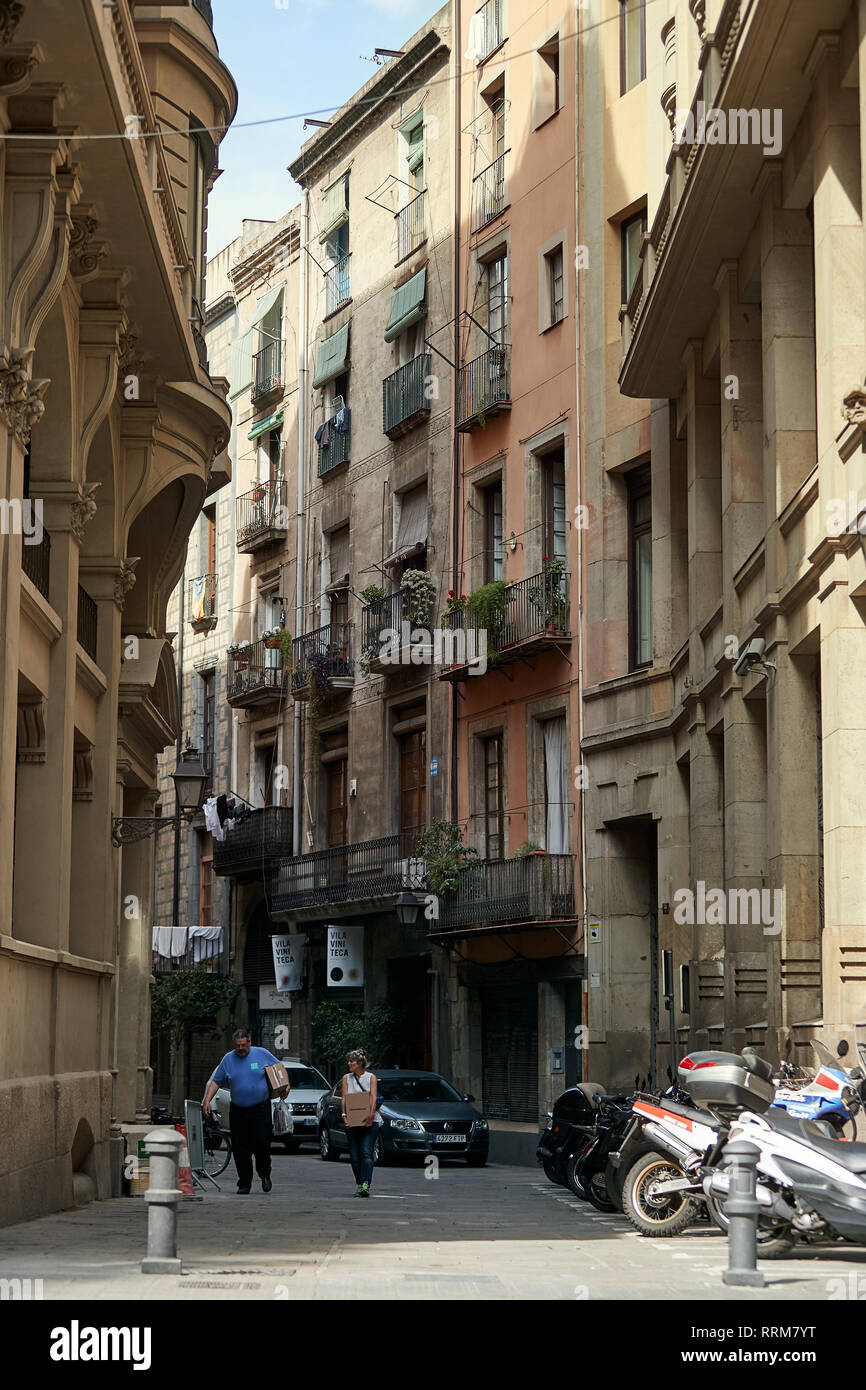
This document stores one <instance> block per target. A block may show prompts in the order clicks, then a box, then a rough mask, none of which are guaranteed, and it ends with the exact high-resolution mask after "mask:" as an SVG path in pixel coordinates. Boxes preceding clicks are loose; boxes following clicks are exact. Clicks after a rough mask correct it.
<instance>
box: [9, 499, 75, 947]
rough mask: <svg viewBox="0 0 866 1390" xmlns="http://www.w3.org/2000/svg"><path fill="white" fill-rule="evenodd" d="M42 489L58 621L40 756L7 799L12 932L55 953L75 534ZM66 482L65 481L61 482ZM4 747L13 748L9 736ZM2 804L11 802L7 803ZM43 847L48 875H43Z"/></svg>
mask: <svg viewBox="0 0 866 1390" xmlns="http://www.w3.org/2000/svg"><path fill="white" fill-rule="evenodd" d="M50 486H51V485H50V484H44V483H43V485H42V487H43V491H44V493H45V499H44V520H45V526H46V529H47V530H48V533H49V535H50V536H51V567H50V581H49V596H50V603H51V606H52V608H53V609H54V611H55V613H57V615H58V617H59V618H60V620H61V622H62V624H63V631H62V633H61V634H60V637H59V638H58V639H57V641H56V642H55V643H54V646H53V647H52V650H51V670H50V689H49V692H48V700H47V702H46V708H45V761H44V762H43V763H41V764H34V763H24V764H22V765H21V767H20V769H19V777H18V787H17V797H16V798H15V801H14V804H15V885H14V903H13V913H14V935H15V936H16V937H18V938H19V939H20V940H23V941H31V942H33V943H34V944H36V945H39V946H50V947H53V948H54V949H55V950H60V951H68V950H70V943H69V907H70V874H71V863H72V784H73V760H74V743H75V694H76V681H77V670H76V651H77V646H78V637H77V633H78V538H77V536H76V535H75V532H74V530H73V527H72V511H71V507H72V502H73V501H74V498H70V496H69V495H68V492H67V493H66V495H64V494H63V492H61V491H60V486H62V485H59V486H58V491H57V492H51V491H49V489H50ZM66 486H67V487H68V485H66ZM12 746H13V748H14V736H13V743H12ZM10 804H12V803H11V802H10ZM48 846H50V862H51V872H50V873H46V872H45V863H46V852H47V847H48Z"/></svg>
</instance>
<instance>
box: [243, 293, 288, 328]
mask: <svg viewBox="0 0 866 1390" xmlns="http://www.w3.org/2000/svg"><path fill="white" fill-rule="evenodd" d="M282 293H283V286H282V285H276V286H275V287H274V288H273V289H272V290H267V291H266V293H265V294H263V295H262V297H261V299H260V300H259V302H258V304H257V305H256V311H255V313H254V314H253V316H252V318H251V319H250V322H249V324H248V325H247V326H248V327H249V328H257V327H258V325H259V324H260V323H261V321H262V319H263V318H265V317H266V316H267V315H268V314H269V313H270V312H271V310H272V309H273V307H274V305H275V304H276V303H277V301H278V300H279V299H280V297H281V296H282Z"/></svg>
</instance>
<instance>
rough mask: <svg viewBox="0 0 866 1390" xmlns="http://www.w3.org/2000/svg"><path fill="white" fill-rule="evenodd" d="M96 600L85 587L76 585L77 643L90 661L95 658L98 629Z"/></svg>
mask: <svg viewBox="0 0 866 1390" xmlns="http://www.w3.org/2000/svg"><path fill="white" fill-rule="evenodd" d="M97 612H98V610H97V607H96V601H95V600H94V599H92V598H91V597H90V594H89V593H88V592H87V590H86V589H82V587H81V585H80V584H79V586H78V644H79V646H81V647H83V648H84V650H85V651H86V652H87V655H88V656H89V657H90V658H91V660H92V661H95V660H96V639H97V631H98V619H97Z"/></svg>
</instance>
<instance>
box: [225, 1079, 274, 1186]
mask: <svg viewBox="0 0 866 1390" xmlns="http://www.w3.org/2000/svg"><path fill="white" fill-rule="evenodd" d="M229 1133H230V1134H231V1137H232V1152H233V1154H234V1159H235V1167H236V1168H237V1170H238V1186H239V1187H250V1186H251V1185H252V1181H253V1155H254V1154H255V1159H256V1172H257V1173H258V1175H259V1177H260V1178H269V1177H270V1176H271V1140H272V1139H273V1137H274V1126H273V1120H272V1118H271V1102H270V1101H269V1100H263V1101H262V1102H261V1104H260V1105H230V1106H229Z"/></svg>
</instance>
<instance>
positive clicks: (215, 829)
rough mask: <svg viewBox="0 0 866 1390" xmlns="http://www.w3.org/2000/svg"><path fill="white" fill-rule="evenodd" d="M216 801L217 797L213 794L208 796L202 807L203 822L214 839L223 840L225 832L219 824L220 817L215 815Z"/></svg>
mask: <svg viewBox="0 0 866 1390" xmlns="http://www.w3.org/2000/svg"><path fill="white" fill-rule="evenodd" d="M216 803H217V799H216V797H215V796H209V797H208V799H207V801H206V802H205V804H204V807H203V810H204V823H205V825H206V826H207V828H208V830H209V831H210V833H211V834H212V835H213V837H214V839H215V840H224V839H225V837H226V833H225V831H224V830H223V828H222V825H221V824H220V818H219V816H218V815H217V806H216Z"/></svg>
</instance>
